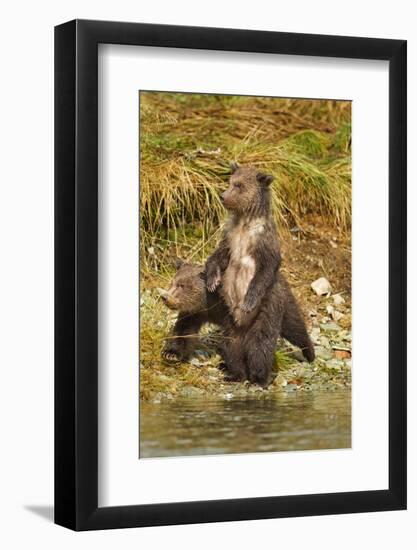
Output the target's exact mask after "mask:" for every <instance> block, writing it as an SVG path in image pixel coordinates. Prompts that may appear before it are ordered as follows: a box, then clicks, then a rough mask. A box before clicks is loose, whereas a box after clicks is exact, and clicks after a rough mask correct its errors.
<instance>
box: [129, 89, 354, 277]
mask: <svg viewBox="0 0 417 550" xmlns="http://www.w3.org/2000/svg"><path fill="white" fill-rule="evenodd" d="M140 116H141V130H140V201H141V205H140V206H141V208H140V216H141V220H140V222H141V254H142V257H141V264H142V269H143V270H144V271H145V272H146V271H147V270H153V271H155V270H158V271H159V272H161V271H162V273H163V271H164V269H167V265H168V266H169V259H170V256H173V255H183V256H186V257H187V258H193V259H198V260H201V259H204V257H205V256H206V255H207V253H209V252H210V251H211V249H212V248H213V247H214V246H215V244H216V242H217V239H218V237H219V236H220V230H219V228H220V227H221V223H222V221H223V220H224V218H225V212H224V209H223V206H222V204H221V202H220V200H219V193H220V191H221V190H222V189H224V188H225V186H226V185H227V179H228V175H229V162H230V161H231V160H235V161H238V162H240V163H242V164H253V165H255V166H259V168H260V169H262V170H265V171H267V172H268V173H271V174H273V175H274V176H275V180H274V183H273V185H272V196H273V209H274V214H275V217H276V220H277V223H278V226H279V227H280V228H281V230H285V229H288V228H290V227H292V226H294V225H296V226H298V227H299V228H300V229H301V230H303V226H304V221H303V220H304V217H305V214H309V213H317V214H320V215H321V216H322V217H323V218H324V219H325V220H326V222H327V223H328V224H329V225H330V226H333V227H334V228H336V229H337V230H339V231H346V230H348V229H349V227H350V220H351V126H350V123H351V105H350V102H346V101H328V100H296V99H279V98H278V99H277V98H260V97H241V96H239V97H237V96H216V95H204V94H176V93H159V92H142V93H141V95H140ZM168 269H169V267H168Z"/></svg>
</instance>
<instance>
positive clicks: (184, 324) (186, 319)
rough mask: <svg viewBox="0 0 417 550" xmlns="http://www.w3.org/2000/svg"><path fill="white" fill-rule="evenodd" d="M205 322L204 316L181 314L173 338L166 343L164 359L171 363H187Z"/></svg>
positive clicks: (163, 353) (163, 352)
mask: <svg viewBox="0 0 417 550" xmlns="http://www.w3.org/2000/svg"><path fill="white" fill-rule="evenodd" d="M205 322H206V318H205V316H204V315H203V314H199V313H195V314H186V313H181V314H179V315H178V318H177V321H176V323H175V325H174V330H173V336H171V337H170V338H167V339H166V341H165V344H164V347H163V350H162V357H163V358H164V359H165V360H166V361H170V362H179V361H186V360H187V359H188V358H189V357H190V356H191V354H192V352H193V350H194V347H195V344H196V342H197V341H198V333H199V331H200V328H201V326H202V325H203V324H204V323H205Z"/></svg>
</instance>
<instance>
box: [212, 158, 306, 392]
mask: <svg viewBox="0 0 417 550" xmlns="http://www.w3.org/2000/svg"><path fill="white" fill-rule="evenodd" d="M231 168H232V174H231V177H230V184H229V187H228V189H227V190H226V191H225V192H224V193H223V194H222V200H223V204H224V206H225V207H226V209H227V210H228V211H229V213H230V216H229V220H228V225H227V227H226V229H225V232H224V236H223V239H222V241H221V242H220V245H219V246H218V248H217V249H216V251H215V252H214V253H213V254H212V255H211V256H210V257H209V259H208V260H207V263H206V278H207V288H208V290H209V291H210V292H214V291H215V290H216V289H217V288H218V287H219V285H220V283H221V288H220V294H221V296H222V297H223V299H224V301H225V303H226V304H227V306H228V309H229V312H230V314H231V316H232V318H233V321H234V323H233V326H232V328H231V329H230V339H229V342H228V346H227V347H225V363H226V366H227V371H228V378H229V380H235V381H243V380H246V379H248V380H249V381H250V382H253V383H257V384H260V385H261V386H266V385H267V384H268V383H269V378H270V376H269V375H270V372H271V369H272V365H273V361H274V351H275V346H276V341H277V338H278V337H279V336H280V335H281V334H282V321H283V311H284V307H285V293H283V292H281V287H280V285H277V284H276V283H277V280H278V278H279V268H280V265H281V254H280V247H279V242H278V236H277V229H276V226H275V222H274V220H273V218H272V214H271V206H270V190H269V185H270V184H271V182H272V180H273V177H272V176H270V175H267V174H264V173H262V172H259V171H258V170H257V169H256V168H255V167H253V166H246V167H239V166H238V165H237V164H236V163H234V164H232V166H231ZM294 303H295V301H294ZM303 327H304V330H305V326H304V323H303ZM304 353H305V356H306V357H307V359H308V360H309V361H312V360H313V359H314V348H313V346H312V345H311V342H310V343H309V345H307V346H306V347H305V349H304Z"/></svg>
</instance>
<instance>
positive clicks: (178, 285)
mask: <svg viewBox="0 0 417 550" xmlns="http://www.w3.org/2000/svg"><path fill="white" fill-rule="evenodd" d="M184 286H185V285H184V283H178V284H177V288H184Z"/></svg>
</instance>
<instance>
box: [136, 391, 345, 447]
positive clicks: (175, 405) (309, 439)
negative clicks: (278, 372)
mask: <svg viewBox="0 0 417 550" xmlns="http://www.w3.org/2000/svg"><path fill="white" fill-rule="evenodd" d="M140 410H141V414H140V429H141V433H140V458H150V457H163V456H187V455H188V456H190V455H214V454H224V453H248V452H251V453H253V452H272V451H299V450H307V449H342V448H349V447H350V446H351V394H350V390H335V391H327V392H326V391H322V392H309V393H307V392H302V393H301V392H291V393H279V394H278V395H273V396H266V397H265V396H262V397H259V396H257V395H256V394H255V395H253V396H252V395H251V396H248V397H245V398H232V399H225V398H215V399H203V398H201V397H200V398H181V399H173V400H171V401H163V402H161V403H158V404H153V403H142V404H141V409H140Z"/></svg>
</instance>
